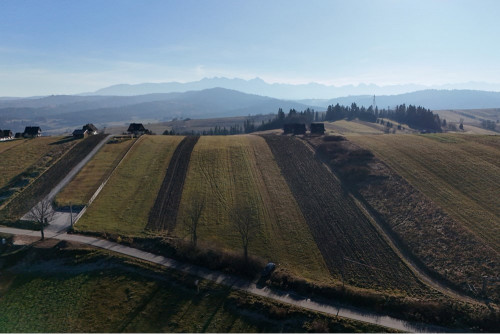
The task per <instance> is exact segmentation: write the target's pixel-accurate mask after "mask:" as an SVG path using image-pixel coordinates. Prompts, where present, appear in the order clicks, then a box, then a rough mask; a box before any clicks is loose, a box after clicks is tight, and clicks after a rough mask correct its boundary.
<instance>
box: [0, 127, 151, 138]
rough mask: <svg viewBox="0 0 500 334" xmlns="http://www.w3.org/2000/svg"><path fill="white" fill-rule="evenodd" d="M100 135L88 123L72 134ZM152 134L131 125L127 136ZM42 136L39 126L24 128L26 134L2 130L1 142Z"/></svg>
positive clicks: (81, 136) (82, 135) (0, 133)
mask: <svg viewBox="0 0 500 334" xmlns="http://www.w3.org/2000/svg"><path fill="white" fill-rule="evenodd" d="M98 133H99V130H98V129H97V127H96V126H95V125H94V124H92V123H88V124H85V125H84V126H82V128H81V129H75V130H74V131H73V133H72V136H73V137H74V138H78V139H80V138H86V137H88V136H93V135H96V134H98ZM151 133H152V132H151V131H150V130H148V129H146V128H145V127H144V125H143V124H142V123H130V125H129V127H128V129H127V131H126V132H125V133H124V134H125V135H130V136H135V137H138V136H141V135H144V134H151ZM41 136H42V129H41V128H40V127H39V126H27V127H25V128H24V132H16V133H15V134H13V133H12V131H11V130H0V141H7V140H13V139H20V138H37V137H41Z"/></svg>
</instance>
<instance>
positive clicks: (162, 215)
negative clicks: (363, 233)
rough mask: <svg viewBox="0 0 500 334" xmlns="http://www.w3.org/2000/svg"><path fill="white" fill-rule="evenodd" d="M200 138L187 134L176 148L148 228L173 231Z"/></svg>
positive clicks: (151, 212)
mask: <svg viewBox="0 0 500 334" xmlns="http://www.w3.org/2000/svg"><path fill="white" fill-rule="evenodd" d="M198 139H199V137H198V136H187V137H185V138H184V139H183V140H182V141H181V142H180V144H179V145H178V146H177V148H176V149H175V152H174V154H173V155H172V159H171V160H170V164H169V165H168V168H167V174H166V175H165V178H164V179H163V183H162V185H161V188H160V191H159V192H158V196H157V197H156V201H155V204H154V206H153V208H152V209H151V211H150V213H149V219H148V225H147V228H148V229H152V230H156V231H163V230H167V229H168V230H170V231H171V230H173V228H174V227H175V222H176V219H177V211H178V210H179V204H180V202H181V195H182V188H183V186H184V180H185V179H186V174H187V171H188V165H189V159H190V157H191V152H192V151H193V148H194V146H195V145H196V143H197V142H198Z"/></svg>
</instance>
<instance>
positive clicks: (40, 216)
mask: <svg viewBox="0 0 500 334" xmlns="http://www.w3.org/2000/svg"><path fill="white" fill-rule="evenodd" d="M54 213H55V212H54V209H53V208H52V202H51V201H50V200H48V199H44V200H42V201H40V202H38V203H37V204H36V205H34V206H33V207H32V208H31V210H30V212H29V213H28V218H29V219H31V220H33V221H35V222H36V223H38V224H39V225H40V231H41V233H42V240H44V239H45V235H44V233H43V230H44V228H45V225H46V224H49V223H50V222H51V221H52V220H53V219H54Z"/></svg>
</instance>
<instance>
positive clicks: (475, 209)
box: [343, 134, 500, 301]
mask: <svg viewBox="0 0 500 334" xmlns="http://www.w3.org/2000/svg"><path fill="white" fill-rule="evenodd" d="M372 137H373V138H370V137H368V138H362V137H359V138H358V137H355V136H351V137H349V138H350V140H352V141H356V142H359V143H360V145H361V146H362V147H365V148H366V147H370V148H371V147H373V149H372V151H373V152H375V154H376V157H375V158H373V159H372V160H371V161H365V162H364V163H363V164H364V168H367V169H368V175H369V177H367V178H365V179H362V180H355V181H354V183H353V184H352V187H354V188H355V190H356V192H358V193H359V194H361V195H362V198H363V199H362V200H363V201H364V202H365V203H366V204H367V205H368V206H369V207H370V208H371V210H373V211H374V214H375V215H376V216H377V217H378V220H379V221H380V223H381V224H382V225H383V226H384V229H386V230H387V233H388V234H390V235H392V237H393V239H394V240H395V241H396V243H397V244H399V245H400V248H401V249H402V250H403V252H405V253H408V254H410V255H409V256H410V257H412V258H415V259H416V261H417V263H420V266H424V267H426V268H427V269H428V270H430V272H429V274H430V275H431V276H434V277H436V278H437V279H439V280H444V281H447V282H448V284H450V283H451V284H452V285H453V286H455V287H456V288H458V289H460V290H462V291H464V292H466V293H468V294H471V295H474V296H487V297H488V298H491V299H493V300H495V301H498V298H499V292H500V291H499V290H498V288H499V287H500V284H498V282H497V283H495V282H490V283H489V284H488V285H486V286H485V290H484V291H483V285H482V284H483V277H485V276H486V277H496V275H497V273H498V263H500V262H499V261H500V258H499V255H498V251H497V249H498V242H497V241H496V240H497V238H498V218H495V217H498V216H496V215H497V213H495V210H496V209H497V208H498V205H495V204H494V203H495V201H498V199H497V196H495V195H493V194H494V192H495V191H496V190H495V189H498V188H495V186H494V184H493V185H488V184H485V182H484V179H482V178H485V179H486V180H489V181H488V182H492V183H495V182H497V181H495V177H498V176H497V174H495V172H494V171H493V174H489V173H492V168H493V170H494V169H495V168H498V163H497V162H496V161H497V159H498V150H497V148H496V146H497V140H498V137H489V136H469V135H452V134H440V135H427V136H393V135H389V136H372ZM362 139H363V141H362ZM364 140H366V142H365V141H364ZM462 140H464V142H462ZM422 142H423V144H422ZM409 143H413V146H412V149H410V147H409V146H407V145H409ZM405 146H406V150H401V149H402V148H403V147H405ZM426 146H427V148H426ZM425 148H426V149H425ZM343 149H344V151H347V152H349V151H353V150H354V151H356V150H359V147H358V146H356V145H354V144H352V143H351V142H348V141H344V142H343ZM424 149H425V150H424ZM431 152H433V154H432V153H431ZM377 157H378V158H377ZM379 159H380V160H379ZM419 159H425V160H424V161H421V160H419ZM381 160H382V161H381ZM384 162H385V163H387V165H389V166H391V167H392V168H393V169H392V168H390V167H388V166H387V165H386V164H385V163H384ZM446 163H447V164H448V165H443V164H446ZM393 166H394V167H393ZM488 166H489V167H488ZM494 166H496V167H494ZM477 168H479V169H477ZM398 173H400V174H398ZM446 173H449V174H450V175H447V174H446ZM400 175H402V176H403V177H405V178H402V177H401V176H400ZM429 182H430V183H431V184H430V185H429ZM486 183H487V182H486ZM497 185H498V184H497ZM431 186H432V187H437V188H432V187H431ZM476 187H482V188H481V189H478V188H476ZM488 187H490V188H489V191H490V192H491V194H492V197H491V198H488V195H487V194H484V193H482V192H483V191H488ZM441 196H442V197H441ZM443 198H444V199H445V200H446V201H442V199H443ZM438 201H439V202H440V203H443V204H441V205H440V203H438ZM453 201H458V202H453ZM460 201H462V202H460ZM482 201H485V203H483V202H482ZM485 205H486V207H484V206H485ZM489 205H492V206H491V207H489ZM450 208H451V210H454V209H455V210H459V211H460V210H469V211H468V212H469V214H470V216H468V215H467V214H465V213H464V212H460V213H461V215H457V216H453V215H452V211H451V210H450ZM443 209H444V210H443ZM488 216H489V217H493V218H491V219H492V220H488V219H484V218H485V217H488ZM463 218H466V219H468V220H469V222H468V223H467V222H465V221H463V220H462V219H463ZM473 219H482V220H481V225H479V226H477V225H478V221H477V220H473ZM471 220H472V221H471ZM478 227H480V228H478ZM474 231H477V232H474ZM480 232H484V233H487V235H486V238H482V237H480V236H479V233H480Z"/></svg>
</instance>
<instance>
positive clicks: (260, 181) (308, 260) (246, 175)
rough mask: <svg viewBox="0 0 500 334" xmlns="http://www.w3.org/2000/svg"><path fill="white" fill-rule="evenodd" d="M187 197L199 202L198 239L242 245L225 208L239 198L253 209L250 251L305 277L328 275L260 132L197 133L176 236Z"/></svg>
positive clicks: (181, 229) (186, 209)
mask: <svg viewBox="0 0 500 334" xmlns="http://www.w3.org/2000/svg"><path fill="white" fill-rule="evenodd" d="M193 198H201V199H202V201H204V203H205V206H204V209H203V212H202V218H201V221H202V225H201V226H200V228H199V231H198V234H199V238H200V240H201V241H202V242H206V243H211V244H215V245H216V246H217V247H221V248H229V249H233V250H236V251H239V250H241V249H242V246H241V240H240V236H239V235H238V232H237V231H236V228H235V227H234V225H233V223H232V221H231V219H230V210H231V208H232V207H233V206H234V205H235V202H236V201H237V200H241V199H243V200H244V201H246V202H247V203H249V205H253V206H254V207H255V208H256V210H257V212H258V216H259V221H260V227H259V232H258V236H257V237H256V238H255V240H254V241H252V242H251V243H250V246H249V253H250V254H252V255H257V256H259V257H262V258H264V259H266V260H270V261H274V262H277V263H279V264H280V265H281V266H282V267H284V268H286V269H287V270H289V271H290V272H292V273H294V274H298V275H301V276H302V277H305V278H308V279H315V280H325V281H328V280H329V279H330V276H329V273H328V270H327V269H326V265H325V263H324V261H323V259H322V256H321V253H320V252H319V250H318V247H317V246H316V244H315V243H314V240H313V238H312V235H311V233H310V231H309V229H308V226H307V224H306V223H305V220H304V217H303V216H302V213H301V212H300V209H299V207H298V206H297V203H296V202H295V199H294V197H293V196H292V194H291V192H290V189H289V188H288V185H287V184H286V182H285V181H284V179H283V177H282V176H281V174H280V170H279V168H278V166H277V165H276V162H275V161H274V158H273V156H272V153H271V151H270V149H269V147H268V146H267V144H266V143H265V141H264V140H263V139H262V138H261V137H256V136H230V137H229V136H228V137H224V136H210V137H201V138H200V140H199V141H198V143H197V144H196V146H195V148H194V150H193V152H192V154H191V161H190V164H189V170H188V173H187V177H186V181H185V184H184V190H183V193H182V199H181V204H180V208H179V215H178V219H177V226H176V230H175V234H176V235H178V236H181V237H187V232H186V230H185V223H184V219H185V218H186V216H187V215H188V213H189V209H190V203H191V202H192V199H193Z"/></svg>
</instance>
